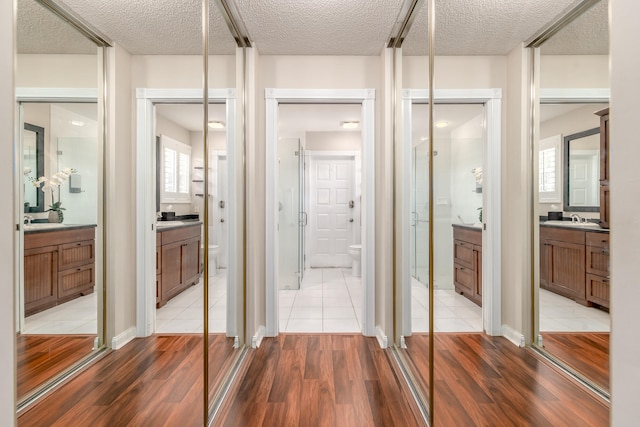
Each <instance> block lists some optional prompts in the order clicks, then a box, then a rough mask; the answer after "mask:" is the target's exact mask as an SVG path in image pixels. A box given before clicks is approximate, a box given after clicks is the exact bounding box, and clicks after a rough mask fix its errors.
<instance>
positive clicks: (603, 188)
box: [596, 107, 609, 228]
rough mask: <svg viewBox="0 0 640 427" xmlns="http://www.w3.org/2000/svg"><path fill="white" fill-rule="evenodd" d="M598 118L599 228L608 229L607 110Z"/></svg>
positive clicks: (601, 112)
mask: <svg viewBox="0 0 640 427" xmlns="http://www.w3.org/2000/svg"><path fill="white" fill-rule="evenodd" d="M596 114H597V115H598V116H600V227H602V228H609V108H608V107H607V108H605V109H603V110H600V111H597V112H596Z"/></svg>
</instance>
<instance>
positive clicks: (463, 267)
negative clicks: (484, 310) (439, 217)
mask: <svg viewBox="0 0 640 427" xmlns="http://www.w3.org/2000/svg"><path fill="white" fill-rule="evenodd" d="M453 284H454V287H455V290H456V292H457V293H459V294H461V295H464V296H465V297H467V298H469V299H470V300H471V301H473V302H475V303H476V304H478V305H480V306H482V230H481V229H479V228H476V227H465V226H461V225H457V224H454V225H453Z"/></svg>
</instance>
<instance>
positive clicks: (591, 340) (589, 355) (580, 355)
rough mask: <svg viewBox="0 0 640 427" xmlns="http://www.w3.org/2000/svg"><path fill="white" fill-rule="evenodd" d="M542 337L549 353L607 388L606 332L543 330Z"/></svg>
mask: <svg viewBox="0 0 640 427" xmlns="http://www.w3.org/2000/svg"><path fill="white" fill-rule="evenodd" d="M542 339H543V345H544V348H545V350H547V351H548V352H549V353H550V354H552V355H554V356H556V357H558V358H559V359H562V360H563V361H565V362H566V363H567V364H569V365H571V366H573V367H574V368H575V369H577V370H578V371H579V372H581V373H583V374H584V375H585V376H587V377H588V378H591V379H592V380H593V381H594V382H595V383H596V384H598V385H600V386H601V387H604V388H605V389H607V390H608V389H609V333H608V332H599V333H593V332H571V333H560V332H543V333H542Z"/></svg>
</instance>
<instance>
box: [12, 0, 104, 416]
mask: <svg viewBox="0 0 640 427" xmlns="http://www.w3.org/2000/svg"><path fill="white" fill-rule="evenodd" d="M16 28H17V39H18V40H17V70H16V98H17V104H16V105H17V107H18V110H17V111H18V114H16V117H17V118H18V121H19V124H18V125H17V127H18V129H20V132H18V133H17V135H18V139H17V141H16V147H17V149H18V150H19V151H20V152H23V153H24V156H23V157H22V172H23V173H22V174H20V176H17V177H16V179H17V180H19V181H21V182H22V188H23V192H22V193H21V194H18V195H17V197H16V199H17V200H16V202H17V203H18V204H19V206H23V209H22V212H23V215H22V218H23V221H22V224H21V227H20V238H19V242H20V243H19V245H18V247H19V248H20V249H19V251H20V254H19V257H18V258H19V264H20V266H21V268H20V270H19V271H20V275H19V283H17V284H16V286H17V287H16V310H15V312H16V316H17V318H16V325H17V331H16V332H17V349H18V373H17V376H18V402H19V404H18V405H19V408H21V407H23V406H24V405H26V404H28V403H29V402H30V401H31V400H32V399H33V398H34V397H35V396H37V395H38V393H39V392H41V391H43V390H44V389H45V388H46V387H47V385H48V384H51V383H52V380H53V379H56V378H61V376H63V375H65V374H67V373H69V372H71V371H73V370H74V367H76V366H78V365H79V363H80V362H81V361H82V360H87V358H88V357H90V356H91V355H92V354H94V353H95V352H96V350H99V349H102V348H103V347H104V323H103V313H104V310H103V307H104V300H103V297H102V296H103V293H102V290H103V286H104V275H103V273H104V263H103V250H102V248H103V244H104V236H103V230H104V218H103V214H102V213H103V210H104V202H103V196H102V195H103V192H102V188H103V167H102V164H103V144H104V143H103V137H102V132H103V127H102V123H103V119H102V114H103V109H102V107H101V104H100V102H101V101H102V98H101V96H100V95H99V93H100V89H101V88H102V87H103V86H102V85H103V82H102V78H103V74H102V67H101V64H102V48H100V47H98V46H97V45H96V43H94V42H93V41H91V40H90V39H88V38H87V37H86V36H85V35H84V34H81V33H80V32H79V31H77V30H76V29H75V28H74V27H73V26H71V25H70V24H69V23H68V22H67V21H66V20H63V19H61V18H60V16H58V15H56V14H54V13H53V12H52V11H51V10H49V9H48V8H45V7H44V6H42V4H40V3H39V2H36V1H33V0H20V1H18V13H17V24H16Z"/></svg>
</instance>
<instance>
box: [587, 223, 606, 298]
mask: <svg viewBox="0 0 640 427" xmlns="http://www.w3.org/2000/svg"><path fill="white" fill-rule="evenodd" d="M585 240H586V257H587V258H586V274H587V275H586V297H587V301H589V302H591V303H594V304H598V305H601V306H603V307H606V308H609V292H610V286H611V282H610V277H609V234H607V233H593V232H586V233H585Z"/></svg>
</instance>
